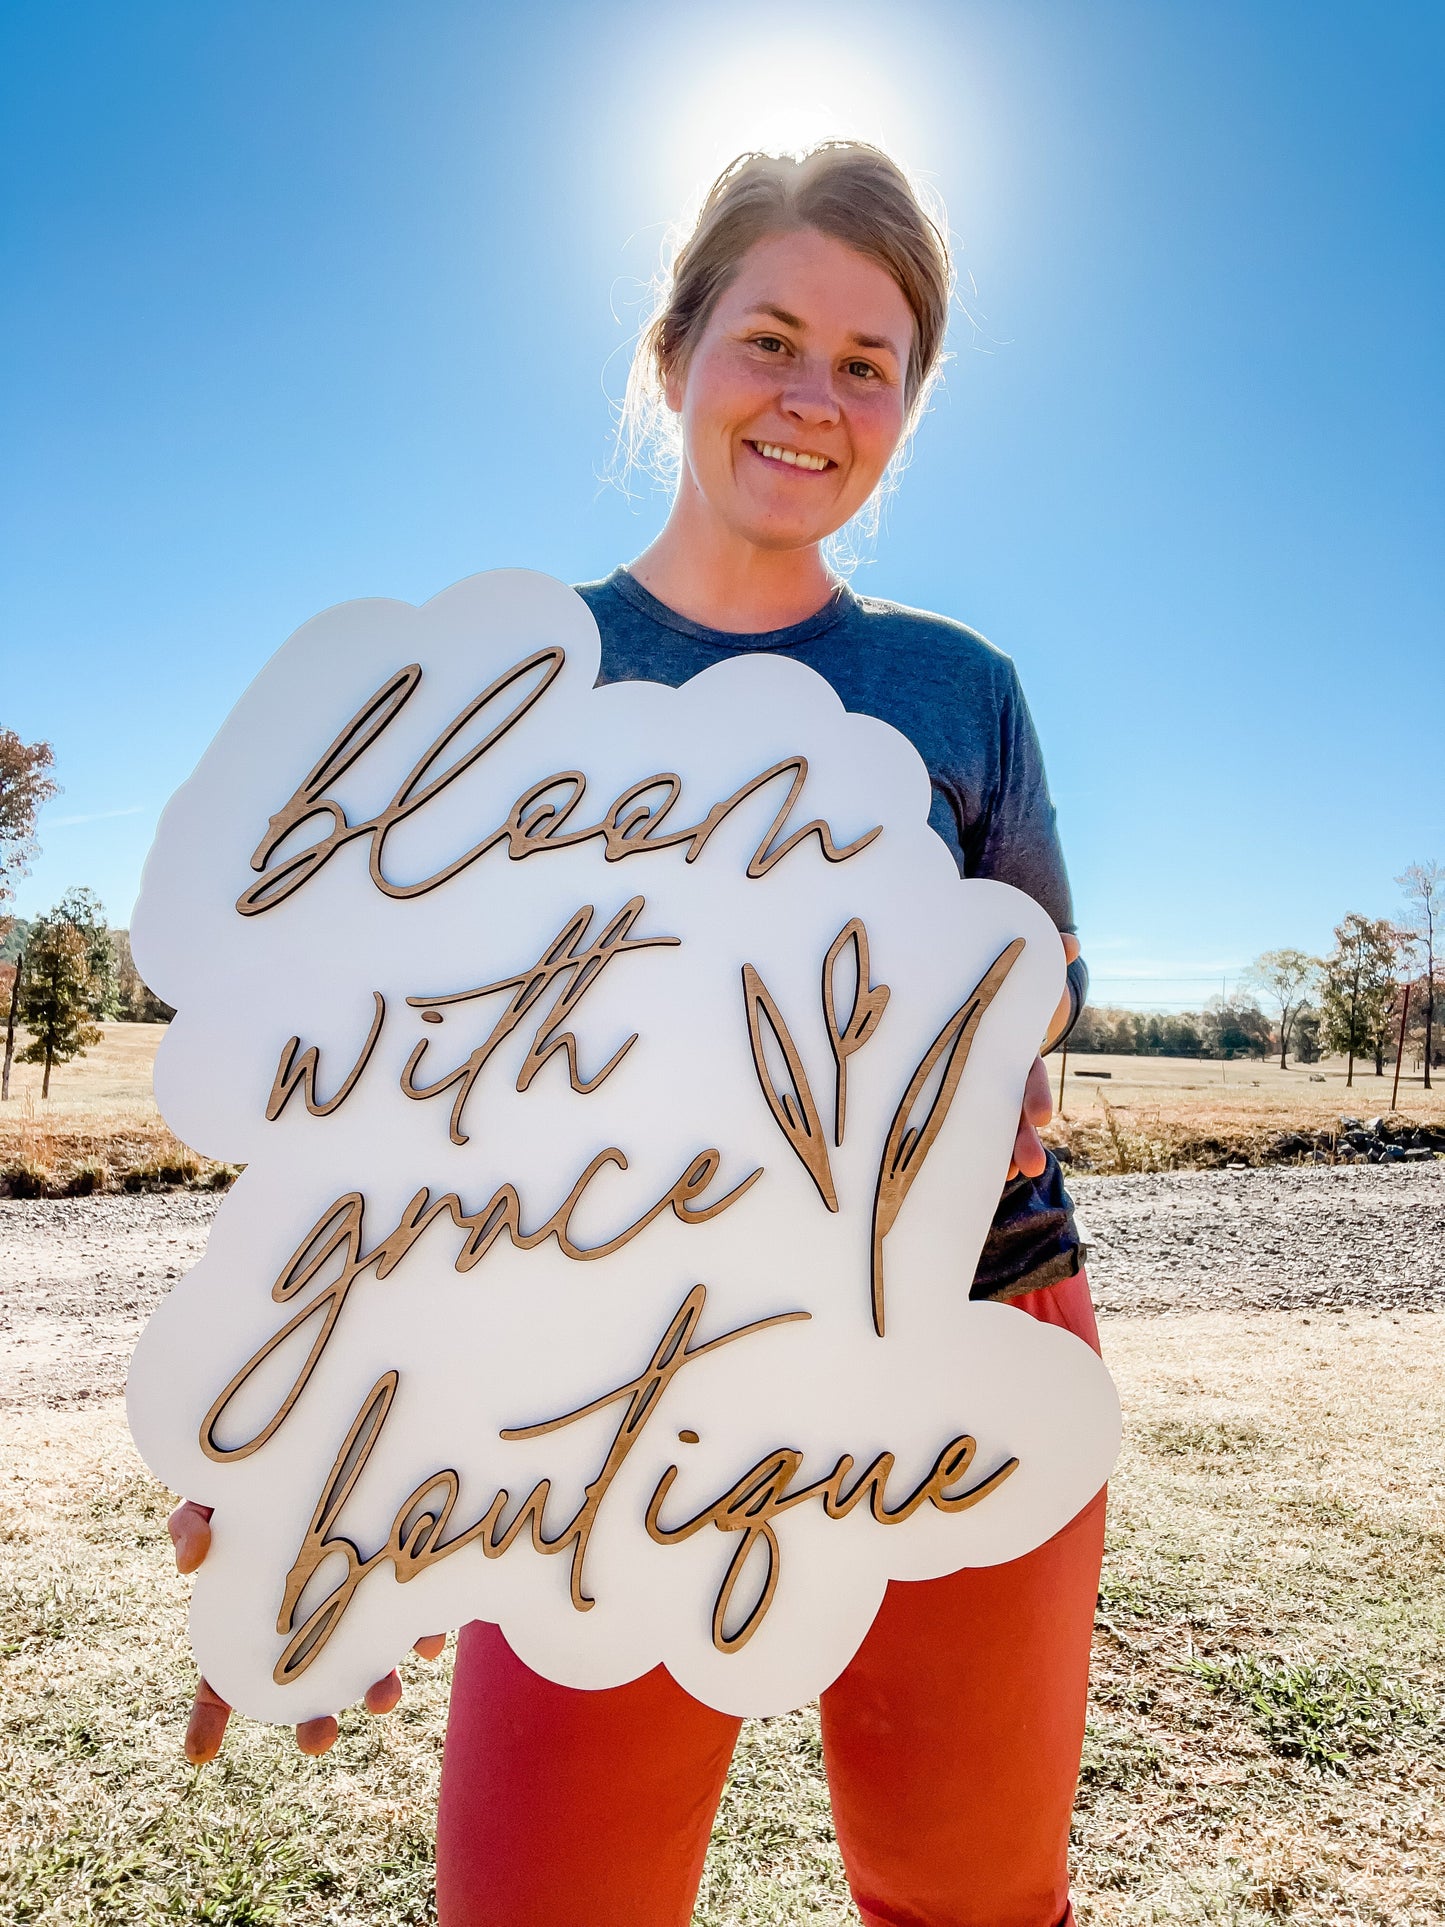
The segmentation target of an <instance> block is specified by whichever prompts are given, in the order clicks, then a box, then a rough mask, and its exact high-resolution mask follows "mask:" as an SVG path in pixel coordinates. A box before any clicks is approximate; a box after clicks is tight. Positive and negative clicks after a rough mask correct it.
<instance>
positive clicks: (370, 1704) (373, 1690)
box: [361, 1667, 401, 1713]
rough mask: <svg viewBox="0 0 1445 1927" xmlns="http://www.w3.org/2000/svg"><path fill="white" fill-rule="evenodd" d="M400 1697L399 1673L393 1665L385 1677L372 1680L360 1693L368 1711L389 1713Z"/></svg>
mask: <svg viewBox="0 0 1445 1927" xmlns="http://www.w3.org/2000/svg"><path fill="white" fill-rule="evenodd" d="M400 1698H401V1674H400V1673H398V1672H397V1671H396V1669H395V1668H394V1667H393V1669H392V1670H391V1672H389V1673H388V1674H387V1676H386V1678H385V1679H378V1680H374V1681H373V1682H372V1684H371V1685H370V1686H368V1687H367V1689H366V1691H365V1693H364V1694H363V1695H362V1701H361V1703H362V1705H363V1706H364V1707H365V1708H366V1710H367V1712H368V1713H389V1712H390V1711H391V1709H392V1708H393V1707H394V1706H395V1705H396V1703H397V1701H398V1700H399V1699H400Z"/></svg>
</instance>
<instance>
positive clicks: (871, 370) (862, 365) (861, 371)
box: [848, 361, 878, 381]
mask: <svg viewBox="0 0 1445 1927" xmlns="http://www.w3.org/2000/svg"><path fill="white" fill-rule="evenodd" d="M848 373H849V374H850V375H859V376H861V377H862V378H863V380H864V381H876V380H877V379H878V370H877V369H876V368H875V367H874V366H873V364H872V362H871V361H850V362H849V363H848Z"/></svg>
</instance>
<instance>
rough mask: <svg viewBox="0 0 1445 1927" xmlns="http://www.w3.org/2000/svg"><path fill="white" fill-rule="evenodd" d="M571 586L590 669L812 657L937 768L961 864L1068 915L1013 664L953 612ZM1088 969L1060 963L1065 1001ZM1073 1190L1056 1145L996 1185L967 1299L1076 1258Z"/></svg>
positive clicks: (940, 828) (671, 673)
mask: <svg viewBox="0 0 1445 1927" xmlns="http://www.w3.org/2000/svg"><path fill="white" fill-rule="evenodd" d="M578 593H579V595H581V597H582V599H583V601H584V602H586V604H587V606H588V608H589V609H591V611H592V613H593V615H594V616H595V617H596V619H597V627H598V629H599V630H600V631H601V634H602V671H601V675H600V676H599V678H598V680H599V682H603V683H609V682H628V681H644V682H661V683H669V684H671V685H672V687H673V688H676V687H677V686H678V685H679V684H680V683H684V682H686V681H687V680H688V678H689V677H691V676H695V675H697V674H698V673H699V671H701V670H703V669H706V668H707V666H708V664H709V663H713V662H718V661H720V660H721V659H722V658H723V657H724V656H740V655H745V654H747V653H748V652H749V651H751V650H766V651H771V652H773V653H775V654H777V655H787V656H791V657H793V658H794V659H795V660H796V661H798V662H802V663H806V664H807V666H808V667H809V668H810V669H814V670H816V671H817V672H818V674H819V675H820V676H823V677H825V678H826V679H827V681H829V682H830V683H831V684H832V685H833V687H834V689H836V690H837V692H838V694H839V696H840V697H841V698H842V699H843V705H844V707H845V708H846V709H850V710H857V711H861V712H862V713H863V714H865V715H870V716H878V717H881V718H882V720H883V721H884V722H886V723H891V724H892V725H893V727H894V728H895V729H898V730H901V731H902V733H903V734H904V735H905V736H907V737H908V739H909V740H910V742H912V743H913V745H914V747H915V748H916V749H917V750H918V753H919V755H920V756H922V758H923V760H924V762H925V764H926V765H927V766H928V773H929V776H930V778H931V779H932V783H933V804H932V808H931V809H930V811H929V819H928V820H929V822H930V823H931V824H932V825H933V827H934V829H935V830H937V832H938V834H939V835H940V836H941V837H942V838H943V840H944V842H945V843H946V844H947V845H948V847H949V849H950V850H952V852H953V858H954V861H955V862H956V863H957V865H958V868H959V874H960V875H962V876H966V877H997V878H998V879H999V880H1000V881H1001V882H1004V883H1012V884H1013V885H1014V886H1015V887H1016V888H1017V889H1020V890H1023V891H1026V892H1027V893H1028V895H1029V896H1031V897H1032V898H1033V899H1034V900H1035V902H1037V903H1039V904H1041V905H1042V906H1043V908H1044V909H1045V910H1047V911H1048V913H1049V915H1050V916H1051V917H1052V918H1053V920H1054V922H1055V924H1056V925H1057V926H1058V928H1059V929H1060V930H1072V929H1073V927H1074V916H1073V904H1072V901H1071V899H1070V896H1069V879H1068V873H1067V871H1066V870H1065V868H1064V858H1063V852H1062V850H1061V849H1060V847H1059V838H1058V831H1057V828H1056V827H1055V823H1054V806H1053V803H1052V802H1051V801H1050V798H1049V787H1048V782H1047V780H1046V778H1045V776H1044V764H1043V757H1042V755H1041V753H1040V750H1039V742H1038V737H1037V735H1036V734H1035V732H1034V725H1033V719H1032V718H1031V717H1030V715H1029V711H1028V705H1027V703H1026V702H1025V701H1024V696H1023V691H1022V689H1021V688H1020V687H1019V680H1018V675H1017V672H1016V671H1015V669H1014V666H1013V664H1012V662H1010V660H1009V658H1008V657H1007V656H1006V655H1004V654H1003V652H1002V651H1001V650H998V649H995V648H994V647H993V645H992V644H991V643H988V642H985V641H984V639H983V637H982V636H980V635H976V634H975V633H974V631H973V630H972V629H967V628H965V627H964V625H963V624H962V623H961V622H950V621H948V620H947V619H946V618H945V617H943V616H934V615H927V614H925V613H924V612H923V611H921V610H918V609H905V608H903V607H901V606H900V605H899V604H898V603H894V602H882V601H880V600H878V599H877V598H876V597H873V596H858V595H855V594H854V593H853V591H852V590H851V589H849V588H847V587H846V586H843V585H840V586H839V588H838V590H837V591H836V593H835V594H834V596H833V597H832V599H831V601H829V602H828V603H827V605H826V606H825V607H824V608H822V609H820V610H819V611H818V612H817V614H816V615H811V616H809V617H808V618H807V620H806V621H805V622H796V623H794V624H792V625H791V627H789V628H787V629H772V630H769V631H767V632H766V633H764V634H761V635H732V634H729V633H728V632H727V631H726V630H722V629H706V628H704V627H703V626H702V625H701V624H700V623H697V622H690V621H689V620H688V619H687V617H686V616H680V615H678V614H677V613H676V611H674V610H672V609H669V608H668V607H667V606H666V605H665V604H664V603H661V602H659V601H658V600H657V598H656V596H654V595H650V594H649V593H648V591H647V590H646V589H644V588H643V586H642V584H641V583H640V582H638V581H637V580H636V579H635V578H634V577H633V576H631V575H629V574H628V572H627V571H626V570H625V569H617V570H615V571H614V572H613V573H612V574H611V575H610V576H608V577H607V578H606V580H605V581H603V582H587V583H582V584H580V585H579V587H578ZM1087 984H1088V978H1087V975H1086V973H1085V971H1084V968H1083V965H1082V963H1076V964H1072V965H1071V966H1070V968H1069V986H1070V991H1071V994H1072V997H1073V1003H1074V1013H1075V1015H1077V1014H1078V1011H1079V1009H1080V1008H1081V1007H1082V1004H1083V1000H1084V994H1085V991H1086V988H1087ZM1079 1264H1080V1252H1079V1237H1078V1233H1077V1231H1076V1230H1075V1228H1074V1221H1073V1205H1072V1202H1071V1200H1070V1198H1069V1195H1068V1193H1067V1192H1066V1191H1065V1189H1064V1185H1063V1178H1062V1175H1061V1173H1060V1171H1059V1166H1058V1162H1057V1160H1056V1159H1055V1158H1054V1157H1053V1156H1052V1155H1050V1157H1049V1162H1048V1169H1047V1170H1046V1171H1045V1172H1044V1174H1043V1176H1042V1177H1040V1178H1025V1177H1018V1178H1015V1179H1013V1180H1012V1181H1011V1182H1010V1183H1009V1184H1008V1185H1006V1186H1005V1188H1004V1193H1003V1197H1002V1198H1001V1200H1000V1201H999V1209H998V1212H997V1214H996V1215H995V1218H994V1222H993V1228H992V1230H991V1231H990V1233H989V1235H988V1238H987V1240H986V1241H985V1244H984V1248H983V1253H982V1256H981V1257H980V1259H979V1264H978V1271H977V1273H976V1275H975V1278H974V1280H973V1287H972V1296H973V1297H975V1298H1013V1297H1017V1296H1018V1295H1019V1294H1020V1293H1022V1292H1026V1291H1034V1290H1037V1289H1038V1287H1039V1286H1041V1285H1050V1284H1054V1283H1055V1282H1056V1281H1057V1280H1059V1279H1060V1278H1070V1277H1072V1276H1073V1275H1074V1273H1075V1272H1076V1271H1077V1270H1078V1269H1079Z"/></svg>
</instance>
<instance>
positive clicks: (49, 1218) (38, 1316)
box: [0, 1163, 1445, 1406]
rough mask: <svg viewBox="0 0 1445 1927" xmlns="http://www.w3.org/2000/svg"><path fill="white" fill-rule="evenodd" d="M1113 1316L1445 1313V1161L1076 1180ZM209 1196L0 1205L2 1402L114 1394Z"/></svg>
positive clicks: (202, 1237)
mask: <svg viewBox="0 0 1445 1927" xmlns="http://www.w3.org/2000/svg"><path fill="white" fill-rule="evenodd" d="M1072 1188H1073V1190H1074V1192H1075V1195H1076V1198H1077V1201H1078V1206H1079V1211H1080V1215H1081V1218H1082V1220H1083V1222H1084V1225H1085V1228H1086V1232H1087V1236H1088V1238H1089V1241H1090V1244H1091V1247H1092V1249H1091V1254H1090V1259H1089V1275H1090V1278H1091V1280H1092V1283H1093V1287H1094V1295H1095V1298H1096V1299H1097V1301H1098V1305H1099V1310H1100V1312H1101V1313H1102V1314H1104V1315H1105V1316H1111V1315H1112V1316H1130V1315H1136V1316H1137V1315H1140V1314H1143V1315H1146V1316H1151V1315H1152V1316H1157V1315H1159V1314H1163V1313H1168V1312H1178V1311H1198V1310H1206V1309H1207V1310H1229V1309H1238V1310H1243V1309H1255V1310H1258V1309H1265V1310H1280V1311H1284V1310H1291V1309H1296V1310H1297V1309H1309V1308H1310V1307H1319V1308H1320V1309H1322V1310H1323V1309H1329V1308H1340V1309H1343V1308H1344V1307H1345V1306H1347V1305H1368V1306H1372V1307H1375V1308H1378V1309H1379V1310H1382V1311H1395V1312H1399V1311H1424V1310H1445V1164H1441V1163H1436V1164H1432V1165H1404V1166H1401V1165H1355V1166H1350V1167H1341V1168H1338V1169H1334V1170H1331V1169H1329V1168H1327V1167H1318V1166H1304V1167H1301V1168H1299V1169H1288V1168H1286V1169H1274V1170H1265V1171H1179V1172H1167V1173H1162V1174H1158V1175H1149V1176H1138V1177H1126V1178H1087V1177H1081V1178H1077V1179H1074V1180H1073V1181H1072ZM217 1203H218V1200H217V1198H216V1197H215V1196H214V1195H212V1194H209V1193H207V1194H197V1193H191V1192H170V1193H163V1194H161V1195H159V1196H150V1197H144V1196H142V1197H95V1198H47V1199H43V1200H35V1201H21V1200H16V1199H6V1200H0V1405H12V1406H13V1405H29V1406H34V1405H41V1404H44V1405H73V1404H75V1403H76V1402H77V1401H79V1400H82V1399H92V1398H109V1397H112V1396H113V1395H114V1394H116V1393H117V1392H119V1391H120V1390H121V1388H122V1386H123V1384H124V1381H125V1366H126V1360H127V1359H128V1357H129V1355H130V1350H131V1347H132V1345H134V1343H135V1339H136V1334H137V1332H138V1331H139V1330H140V1327H141V1325H142V1323H143V1322H144V1320H145V1318H146V1316H147V1314H148V1313H149V1312H150V1310H151V1307H152V1306H153V1305H154V1304H155V1303H156V1302H157V1300H158V1299H159V1298H160V1297H161V1296H162V1294H163V1293H164V1292H165V1291H166V1289H167V1287H168V1286H169V1285H170V1283H171V1282H172V1281H173V1280H174V1279H176V1278H178V1277H179V1276H180V1274H181V1273H182V1272H183V1271H185V1270H186V1269H187V1268H188V1267H189V1266H191V1265H193V1264H194V1263H195V1262H196V1260H197V1259H198V1258H199V1257H200V1255H201V1252H202V1251H203V1250H204V1248H205V1242H206V1232H207V1230H208V1228H209V1226H210V1222H211V1218H212V1216H213V1215H214V1213H215V1210H216V1205H217Z"/></svg>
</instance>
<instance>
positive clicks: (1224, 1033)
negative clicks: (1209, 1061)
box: [1200, 997, 1271, 1059]
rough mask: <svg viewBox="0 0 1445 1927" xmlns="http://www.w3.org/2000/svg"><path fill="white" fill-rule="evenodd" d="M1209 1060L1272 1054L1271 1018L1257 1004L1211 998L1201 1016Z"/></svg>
mask: <svg viewBox="0 0 1445 1927" xmlns="http://www.w3.org/2000/svg"><path fill="white" fill-rule="evenodd" d="M1200 1028H1201V1030H1202V1031H1203V1034H1204V1055H1205V1056H1207V1057H1226V1058H1233V1057H1258V1058H1260V1059H1263V1058H1265V1057H1268V1055H1269V1047H1270V1041H1271V1039H1270V1029H1269V1019H1268V1018H1267V1017H1266V1016H1265V1014H1264V1012H1263V1011H1262V1010H1261V1009H1260V1008H1259V1006H1258V1005H1257V1004H1253V1003H1241V1002H1239V1001H1238V999H1236V1000H1235V1001H1234V1002H1233V1003H1230V1002H1226V1000H1225V999H1224V998H1222V997H1214V998H1211V999H1210V1002H1209V1004H1208V1007H1207V1008H1206V1009H1205V1010H1204V1011H1203V1013H1202V1014H1201V1017H1200Z"/></svg>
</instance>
